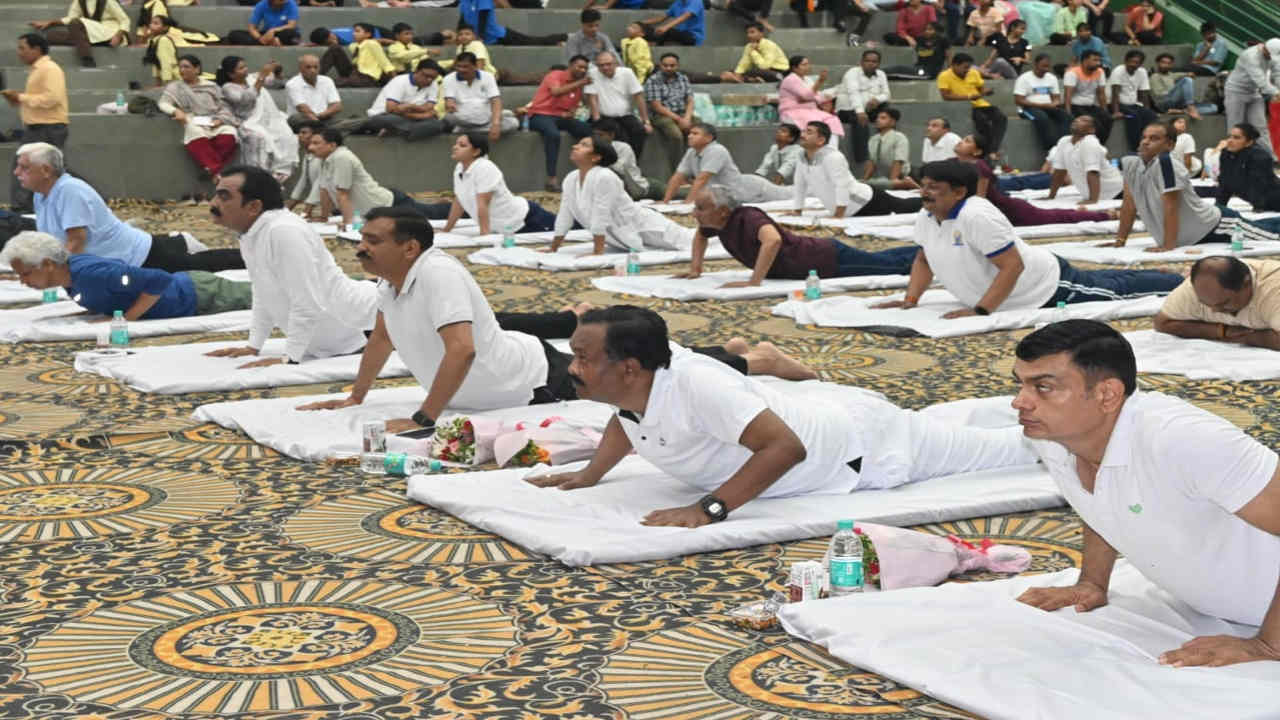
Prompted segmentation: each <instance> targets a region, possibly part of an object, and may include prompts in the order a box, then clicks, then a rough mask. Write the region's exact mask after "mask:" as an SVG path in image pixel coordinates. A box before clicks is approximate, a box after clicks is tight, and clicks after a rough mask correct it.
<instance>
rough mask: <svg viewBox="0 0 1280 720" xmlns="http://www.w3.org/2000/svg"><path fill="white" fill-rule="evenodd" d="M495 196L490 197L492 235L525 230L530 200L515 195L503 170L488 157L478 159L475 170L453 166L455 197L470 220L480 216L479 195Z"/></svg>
mask: <svg viewBox="0 0 1280 720" xmlns="http://www.w3.org/2000/svg"><path fill="white" fill-rule="evenodd" d="M479 193H493V194H492V195H491V196H490V197H489V232H494V233H500V232H502V230H503V228H505V227H507V226H514V227H515V228H516V229H517V230H519V229H520V228H522V227H524V218H525V216H526V215H528V214H529V201H528V200H525V199H524V198H522V197H520V196H519V195H513V194H512V193H511V190H509V189H508V188H507V181H506V180H505V179H504V178H503V177H502V171H501V170H499V169H498V166H497V165H495V164H494V162H493V161H492V160H490V159H489V158H487V157H481V158H476V159H475V161H474V162H472V163H471V167H470V168H467V169H466V170H463V169H462V163H458V164H457V165H454V166H453V195H454V197H455V198H457V200H458V204H459V205H461V206H462V209H463V210H466V211H467V215H469V216H470V217H473V218H474V217H479V216H480V215H479V206H478V204H477V203H476V195H477V194H479Z"/></svg>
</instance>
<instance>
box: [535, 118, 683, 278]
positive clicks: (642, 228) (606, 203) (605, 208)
mask: <svg viewBox="0 0 1280 720" xmlns="http://www.w3.org/2000/svg"><path fill="white" fill-rule="evenodd" d="M569 160H570V162H572V163H573V164H574V166H575V167H576V168H577V169H576V170H574V171H573V172H570V173H569V174H568V175H566V176H565V178H564V183H563V184H562V186H561V187H562V189H561V193H560V213H559V214H558V215H557V216H556V227H555V232H556V235H555V240H553V241H552V243H551V247H550V248H549V249H548V251H547V252H555V251H556V250H558V249H560V245H561V244H562V243H564V236H565V233H567V232H569V230H571V229H572V228H573V225H574V223H575V222H576V223H577V224H578V225H581V226H582V227H585V228H586V229H587V230H588V231H590V232H591V236H592V240H593V241H594V243H595V246H594V247H593V248H592V254H593V255H599V254H601V253H603V252H604V248H605V245H606V244H607V245H609V246H610V247H612V248H615V249H617V250H622V251H624V252H625V251H630V250H636V251H639V250H644V249H645V248H655V249H661V250H677V249H682V248H688V247H691V246H692V243H693V230H692V229H691V228H686V227H683V226H681V225H677V224H676V223H674V222H672V221H671V220H669V219H667V218H666V217H664V216H663V215H661V214H660V213H658V212H656V211H654V210H650V209H649V208H646V207H643V206H641V205H637V204H636V203H635V201H633V200H632V199H631V197H630V196H628V195H627V191H626V188H625V187H623V184H622V179H621V178H619V177H618V175H617V173H614V172H613V171H611V170H610V169H609V166H610V165H613V163H615V162H617V160H618V155H617V153H616V152H615V151H614V149H613V145H612V144H611V143H609V142H608V141H607V140H605V139H604V138H600V137H596V136H594V135H593V136H590V137H584V138H582V139H581V140H579V141H578V142H577V143H576V144H574V146H573V149H572V150H570V151H569Z"/></svg>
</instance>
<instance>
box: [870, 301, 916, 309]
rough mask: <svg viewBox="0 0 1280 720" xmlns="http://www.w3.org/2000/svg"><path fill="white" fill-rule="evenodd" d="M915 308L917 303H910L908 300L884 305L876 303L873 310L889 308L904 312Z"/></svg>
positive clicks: (884, 303) (888, 302)
mask: <svg viewBox="0 0 1280 720" xmlns="http://www.w3.org/2000/svg"><path fill="white" fill-rule="evenodd" d="M915 306H916V304H915V303H908V302H907V301H906V300H889V301H886V302H882V303H875V304H874V305H872V306H871V309H872V310H887V309H889V308H902V309H903V310H910V309H911V308H913V307H915Z"/></svg>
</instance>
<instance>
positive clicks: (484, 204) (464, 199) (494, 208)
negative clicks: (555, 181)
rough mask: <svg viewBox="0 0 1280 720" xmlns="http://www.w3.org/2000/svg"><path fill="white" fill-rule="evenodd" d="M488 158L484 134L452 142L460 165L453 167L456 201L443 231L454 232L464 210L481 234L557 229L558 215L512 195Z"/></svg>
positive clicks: (500, 173)
mask: <svg viewBox="0 0 1280 720" xmlns="http://www.w3.org/2000/svg"><path fill="white" fill-rule="evenodd" d="M488 155H489V136H488V135H487V134H485V133H474V132H472V133H463V134H461V135H459V136H458V139H457V141H455V142H454V143H453V150H452V151H451V156H452V157H453V159H454V160H456V161H457V163H458V164H457V165H455V166H454V168H453V202H452V203H451V204H450V205H449V217H448V219H447V220H445V224H444V228H443V231H444V232H449V231H450V230H452V229H453V226H454V225H456V224H457V223H458V220H459V219H461V218H462V213H463V211H466V213H467V215H469V216H470V217H472V218H474V219H475V221H476V225H478V226H479V227H480V234H481V235H488V234H490V233H501V232H506V231H508V230H510V231H513V232H516V233H530V232H546V231H548V230H550V229H551V228H553V227H555V224H556V218H555V216H554V215H552V214H551V213H549V212H547V211H546V210H544V209H543V208H542V206H541V205H539V204H538V203H536V202H534V201H532V200H526V199H525V198H522V197H520V196H519V195H514V194H512V192H511V190H510V189H508V188H507V181H506V180H505V179H503V177H502V170H500V169H499V168H498V166H497V165H495V164H494V162H493V161H492V160H490V159H489V157H488Z"/></svg>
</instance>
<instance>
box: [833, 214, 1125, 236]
mask: <svg viewBox="0 0 1280 720" xmlns="http://www.w3.org/2000/svg"><path fill="white" fill-rule="evenodd" d="M900 217H911V218H912V223H911V224H906V225H890V226H884V225H872V224H866V225H864V224H860V223H858V222H855V221H857V220H859V218H852V219H851V220H850V221H848V222H847V223H846V224H845V228H844V231H845V234H847V235H854V236H856V235H876V236H878V237H884V238H890V239H893V240H910V239H911V237H912V235H913V234H914V232H915V229H914V227H913V225H914V223H915V220H914V218H915V216H914V215H911V216H900ZM1119 229H1120V221H1119V220H1095V221H1089V222H1081V223H1074V224H1072V223H1059V224H1051V225H1021V226H1015V227H1014V228H1013V232H1014V234H1015V235H1017V236H1018V237H1020V238H1022V239H1023V240H1034V239H1036V238H1047V237H1071V236H1076V235H1115V234H1116V231H1117V230H1119ZM1145 230H1146V228H1145V226H1143V224H1142V221H1140V220H1135V221H1134V223H1133V232H1135V233H1137V232H1144V231H1145Z"/></svg>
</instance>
